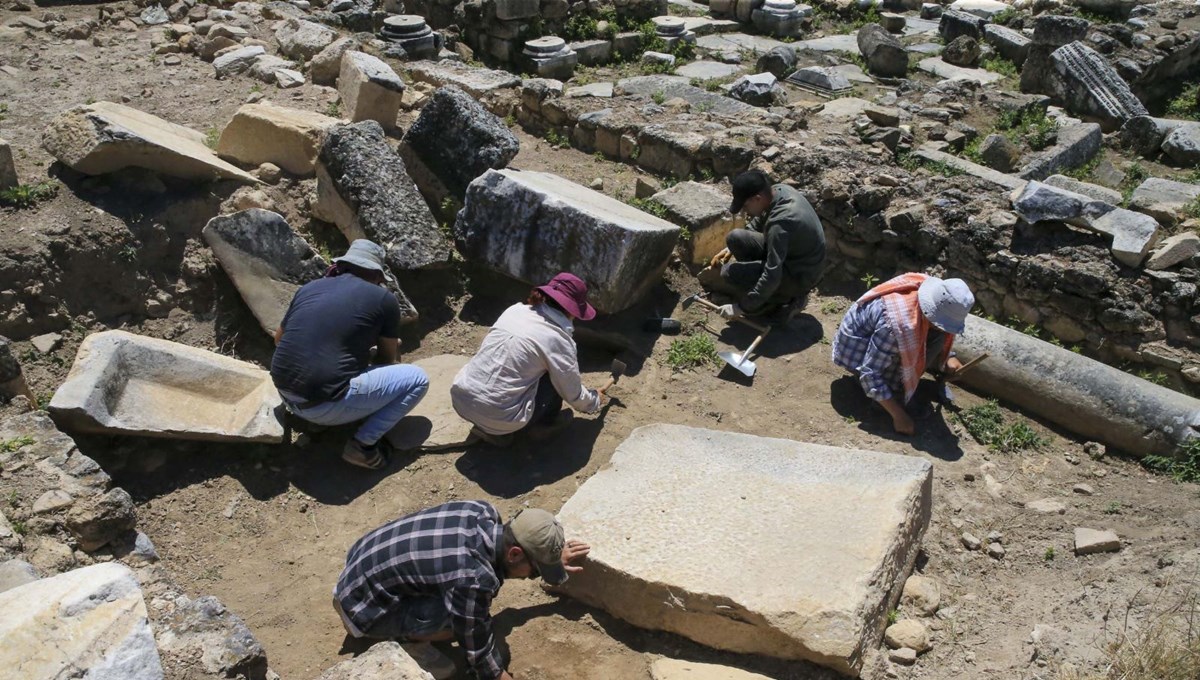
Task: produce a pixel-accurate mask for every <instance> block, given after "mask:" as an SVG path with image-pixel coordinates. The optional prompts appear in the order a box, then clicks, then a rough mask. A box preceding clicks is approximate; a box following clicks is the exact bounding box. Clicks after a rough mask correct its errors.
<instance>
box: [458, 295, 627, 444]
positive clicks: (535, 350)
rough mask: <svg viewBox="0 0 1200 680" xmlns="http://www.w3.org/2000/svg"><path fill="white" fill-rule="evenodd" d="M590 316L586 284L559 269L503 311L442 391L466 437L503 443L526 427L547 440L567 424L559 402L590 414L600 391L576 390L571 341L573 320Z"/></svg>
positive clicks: (575, 356)
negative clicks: (464, 427) (467, 426)
mask: <svg viewBox="0 0 1200 680" xmlns="http://www.w3.org/2000/svg"><path fill="white" fill-rule="evenodd" d="M595 316H596V310H595V309H594V308H593V307H592V306H591V305H590V304H588V301H587V284H586V283H584V282H583V280H582V279H580V278H579V277H578V276H575V275H574V274H569V273H566V272H564V273H561V274H558V275H557V276H555V277H554V278H553V279H550V282H549V283H547V284H546V285H544V286H538V287H537V288H534V289H533V290H532V291H530V293H529V298H528V299H526V300H525V302H523V303H519V304H515V305H513V306H512V307H509V308H508V309H506V310H505V311H504V313H503V314H501V315H500V318H499V319H496V323H495V324H494V325H493V326H492V330H491V331H489V332H488V334H487V337H485V338H484V339H483V345H482V346H480V348H479V351H478V352H476V353H475V356H474V357H472V359H471V361H469V362H467V365H466V366H463V368H462V370H461V371H459V372H458V375H457V376H455V378H454V384H453V385H452V386H451V387H450V399H451V403H452V404H453V405H454V410H455V411H457V412H458V415H460V416H462V417H463V418H464V419H465V420H467V421H469V422H470V423H471V424H472V425H474V427H473V428H471V435H472V437H473V438H475V439H477V440H483V441H486V442H488V443H489V444H492V445H494V446H508V445H509V444H511V443H512V437H513V435H514V434H515V433H516V432H518V431H520V430H523V429H525V428H526V427H529V426H533V427H536V428H538V429H537V430H531V435H534V436H538V435H539V434H540V435H541V436H543V437H544V436H548V435H549V434H551V433H552V432H554V431H557V430H558V429H560V428H561V427H563V426H565V425H566V424H567V423H569V422H570V418H571V412H570V411H563V412H562V413H560V410H561V409H562V403H563V401H564V400H565V401H566V402H567V403H568V404H570V405H571V406H572V408H574V409H575V410H577V411H582V412H584V413H595V412H596V411H598V410H599V409H600V399H601V397H602V396H603V394H602V393H601V392H599V391H598V390H590V389H588V388H587V387H584V385H583V381H582V378H581V377H580V375H579V358H578V350H577V349H576V347H575V340H574V338H573V337H572V333H573V332H574V325H573V322H574V321H575V320H576V319H579V320H581V321H590V320H591V319H593V318H595Z"/></svg>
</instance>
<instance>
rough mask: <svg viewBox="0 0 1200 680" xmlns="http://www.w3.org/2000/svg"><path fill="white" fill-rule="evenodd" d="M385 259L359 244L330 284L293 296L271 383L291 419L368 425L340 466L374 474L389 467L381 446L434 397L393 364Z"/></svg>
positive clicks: (414, 375)
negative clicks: (421, 404)
mask: <svg viewBox="0 0 1200 680" xmlns="http://www.w3.org/2000/svg"><path fill="white" fill-rule="evenodd" d="M386 255H387V251H385V250H384V249H383V247H382V246H380V245H378V244H376V243H372V242H371V241H367V240H365V239H358V240H357V241H355V242H354V243H351V244H350V249H349V250H347V251H346V254H345V255H343V256H341V257H339V258H337V259H335V260H334V261H333V262H334V266H333V267H331V268H330V270H329V273H328V274H326V275H325V278H323V279H318V280H316V281H313V282H311V283H308V284H305V285H304V286H302V287H301V288H300V290H298V291H296V296H295V297H294V298H292V304H291V305H290V306H289V307H288V311H287V314H286V315H284V317H283V323H282V324H281V325H280V326H279V329H278V330H276V331H275V344H276V347H275V356H274V358H273V359H272V360H271V379H272V380H273V381H274V382H275V387H276V388H277V389H278V390H279V394H280V396H282V397H283V401H284V403H285V404H286V405H287V407H288V410H289V411H291V412H292V413H294V414H296V415H297V416H299V417H300V418H302V419H304V420H307V421H308V422H310V423H314V424H317V425H343V424H345V423H352V422H355V421H358V420H363V419H365V422H364V423H363V424H362V426H361V427H359V428H358V432H356V433H355V434H354V437H353V438H351V439H350V441H348V442H346V446H345V448H344V449H343V450H342V460H345V461H346V462H347V463H351V464H353V465H358V466H359V467H365V468H369V469H372V470H375V469H378V468H381V467H383V466H384V465H386V464H387V456H386V455H385V454H384V452H383V451H382V450H380V449H379V447H378V446H377V444H378V442H379V440H380V439H381V438H382V437H383V435H385V434H387V432H388V431H389V430H391V429H392V427H394V426H395V425H396V423H398V422H400V419H401V418H403V417H404V416H405V415H407V414H408V412H409V411H411V410H412V409H413V407H414V406H416V405H417V403H418V402H420V401H421V399H422V398H423V397H424V396H425V392H426V391H428V390H429V378H428V376H426V375H425V371H423V370H421V369H420V368H418V367H417V366H413V365H411V364H398V363H396V359H397V357H398V348H397V346H398V344H399V343H398V341H397V337H398V336H399V334H400V303H398V302H397V301H396V296H395V295H393V294H392V293H390V292H388V290H387V289H386V288H384V287H383V283H384V282H385V281H387V280H390V276H389V275H388V274H387V269H386V267H385V265H384V257H385V256H386ZM372 347H376V348H377V349H376V352H375V363H376V366H374V367H370V366H369V364H370V358H371V348H372Z"/></svg>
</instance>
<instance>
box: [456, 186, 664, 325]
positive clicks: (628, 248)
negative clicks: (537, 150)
mask: <svg viewBox="0 0 1200 680" xmlns="http://www.w3.org/2000/svg"><path fill="white" fill-rule="evenodd" d="M454 235H455V240H456V242H457V244H458V250H459V252H461V253H462V254H463V257H465V258H466V259H468V260H471V261H474V262H479V263H481V264H484V265H487V266H489V267H492V268H494V269H496V270H497V271H500V272H501V273H503V274H506V275H508V276H511V277H513V278H515V279H518V280H521V281H525V282H526V283H531V284H536V283H537V282H541V281H548V280H549V279H550V278H551V277H552V276H554V275H555V274H557V273H558V272H562V271H569V272H572V273H574V274H576V275H577V276H579V277H580V278H582V279H583V280H584V281H586V282H587V284H588V300H589V301H591V303H592V304H593V305H594V306H595V307H596V309H598V310H599V311H601V312H604V313H615V312H619V311H621V310H622V309H626V308H628V307H630V306H631V305H633V304H634V303H636V302H637V301H638V300H639V299H640V298H641V297H642V296H643V295H644V294H645V293H646V292H647V291H649V289H650V288H651V287H653V286H654V285H656V284H657V283H658V282H659V281H660V279H661V277H662V273H663V270H664V269H666V266H667V260H668V259H669V258H670V256H671V251H672V250H673V249H674V248H675V243H676V240H677V239H678V238H679V227H677V226H675V225H673V224H671V223H670V222H667V221H665V220H662V219H659V218H657V217H654V216H652V215H649V214H647V213H644V212H642V211H640V210H638V209H636V208H633V207H631V206H629V205H626V204H625V203H622V202H620V201H618V200H616V199H614V198H610V197H609V196H606V195H604V194H601V193H598V192H596V191H592V190H591V189H587V188H585V187H582V186H579V185H578V184H575V183H573V182H570V181H568V180H565V179H563V178H561V177H558V176H557V175H551V174H548V173H543V172H518V171H513V170H500V171H495V170H488V171H487V172H486V173H485V174H483V175H482V176H481V177H479V178H478V179H476V180H475V181H474V182H472V183H471V185H470V186H469V187H468V188H467V193H466V199H465V202H464V205H463V209H462V210H461V211H460V212H459V214H458V219H457V221H456V222H455V224H454Z"/></svg>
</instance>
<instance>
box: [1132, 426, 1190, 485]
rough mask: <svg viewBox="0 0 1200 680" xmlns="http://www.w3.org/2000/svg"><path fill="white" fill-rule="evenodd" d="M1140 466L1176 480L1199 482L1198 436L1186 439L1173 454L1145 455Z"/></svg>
mask: <svg viewBox="0 0 1200 680" xmlns="http://www.w3.org/2000/svg"><path fill="white" fill-rule="evenodd" d="M1142 466H1143V467H1145V468H1146V469H1147V470H1150V471H1152V472H1157V473H1159V474H1163V475H1167V476H1169V477H1171V478H1172V479H1174V480H1175V481H1177V482H1194V483H1195V482H1200V438H1195V437H1193V438H1191V439H1188V440H1187V441H1186V442H1185V443H1184V444H1183V445H1182V446H1180V447H1179V449H1178V450H1177V451H1176V453H1175V456H1146V457H1145V458H1142Z"/></svg>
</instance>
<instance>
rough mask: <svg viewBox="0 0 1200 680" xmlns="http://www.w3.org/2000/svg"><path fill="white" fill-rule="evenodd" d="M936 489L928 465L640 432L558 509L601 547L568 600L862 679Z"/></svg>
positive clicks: (686, 430) (570, 585) (572, 584)
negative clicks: (864, 664) (867, 655)
mask: <svg viewBox="0 0 1200 680" xmlns="http://www.w3.org/2000/svg"><path fill="white" fill-rule="evenodd" d="M932 484H933V469H932V466H930V464H929V463H928V462H926V461H924V460H921V459H919V458H915V457H909V456H900V455H890V454H884V453H876V452H872V451H860V450H852V449H840V448H835V447H831V446H820V445H817V444H807V443H803V442H796V441H789V440H784V439H768V438H765V437H756V436H752V435H747V434H737V433H732V432H716V431H713V430H704V429H699V428H692V427H684V426H681V425H649V426H646V427H641V428H638V429H636V430H634V432H633V434H631V435H630V436H629V438H628V439H626V440H625V442H624V443H622V444H621V445H620V446H619V447H618V448H617V451H616V452H615V453H614V454H613V457H612V461H611V462H610V464H609V466H608V467H607V468H605V469H603V470H601V471H600V472H598V473H596V474H595V475H594V476H593V477H592V478H591V479H589V480H588V481H587V482H585V483H584V485H583V486H582V487H580V489H579V491H577V492H576V493H575V495H574V496H572V497H571V499H570V500H569V501H567V503H566V505H564V506H563V508H562V510H561V511H560V512H559V519H560V521H561V522H562V523H563V525H564V526H565V527H566V529H567V533H568V536H569V537H573V538H579V539H582V540H584V541H586V542H587V543H589V544H590V545H591V546H592V551H591V555H590V556H589V559H588V562H587V564H586V565H585V566H584V570H583V571H582V572H580V573H578V574H574V575H572V576H571V578H570V580H569V581H567V582H566V584H565V585H564V588H563V589H564V590H565V592H566V593H567V594H569V595H571V596H573V597H576V598H578V599H580V600H582V601H584V602H586V603H588V604H591V605H593V606H598V607H601V608H603V609H605V610H607V611H608V612H610V613H612V614H614V615H615V616H618V617H620V618H622V619H625V620H626V621H629V622H630V623H633V624H634V625H637V626H641V627H644V628H651V629H656V630H666V631H670V632H673V633H677V634H680V635H683V636H685V637H688V638H691V639H692V640H695V641H697V642H700V643H701V644H705V645H709V646H711V647H716V648H718V649H725V650H730V651H735V652H743V653H750V654H763V655H767V656H774V657H779V658H784V659H805V660H808V661H812V662H815V663H818V664H821V665H824V666H828V667H830V668H834V669H836V670H838V671H840V672H842V673H848V674H851V675H858V673H859V671H860V669H861V667H862V662H863V655H864V654H865V653H866V652H867V651H868V650H869V649H871V648H873V647H874V646H875V645H877V644H878V642H879V639H880V637H881V636H882V633H883V628H884V626H885V625H886V623H887V612H888V610H889V608H890V607H891V606H892V605H893V604H894V603H895V602H896V600H897V599H898V597H899V594H900V593H899V591H900V589H901V588H902V587H903V584H904V579H905V577H906V576H907V574H908V573H909V571H910V570H911V569H912V566H913V563H914V561H915V560H916V557H917V552H918V550H919V547H920V540H921V537H922V535H923V534H924V532H925V529H926V527H927V526H928V523H929V518H930V512H931V507H932Z"/></svg>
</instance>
